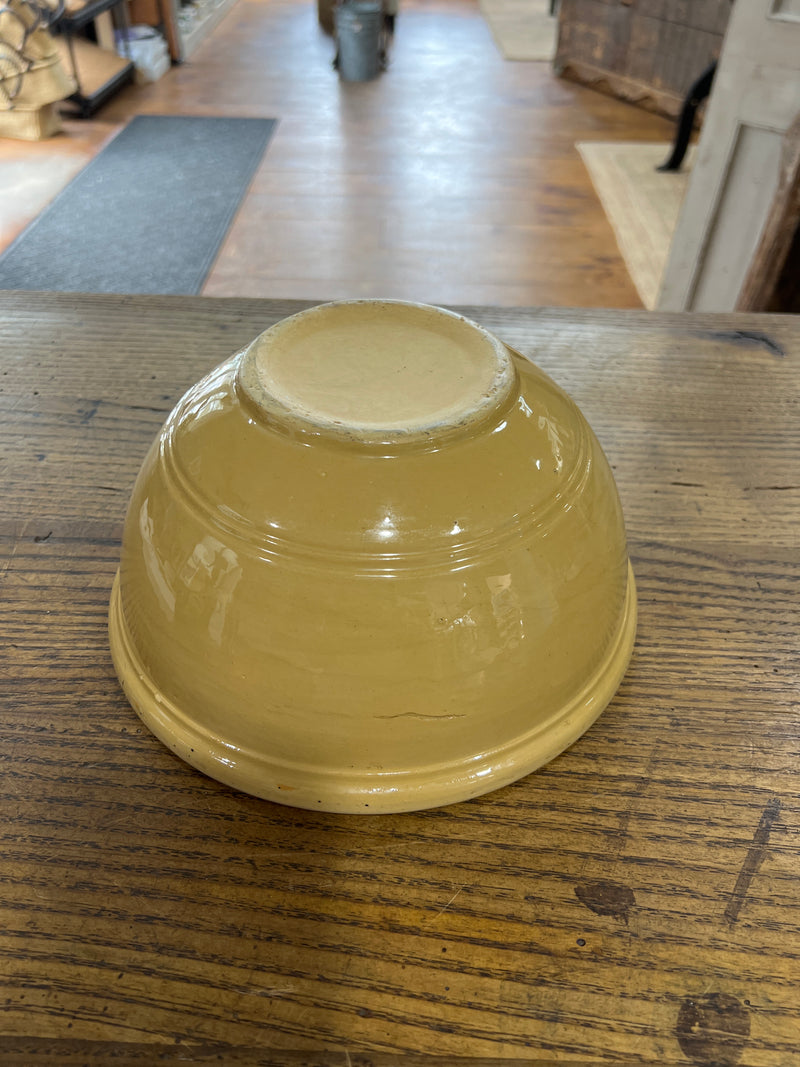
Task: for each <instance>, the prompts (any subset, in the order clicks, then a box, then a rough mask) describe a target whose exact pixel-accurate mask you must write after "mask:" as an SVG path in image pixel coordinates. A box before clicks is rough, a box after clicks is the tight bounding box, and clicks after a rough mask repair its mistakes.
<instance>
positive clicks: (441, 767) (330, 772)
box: [109, 563, 637, 814]
mask: <svg viewBox="0 0 800 1067" xmlns="http://www.w3.org/2000/svg"><path fill="white" fill-rule="evenodd" d="M636 619H637V599H636V585H635V581H634V576H633V570H632V569H631V566H630V563H629V564H628V581H627V593H626V597H625V604H624V608H623V612H622V615H621V623H620V627H619V630H618V632H617V635H616V638H615V640H614V641H613V642H612V643H611V645H610V647H609V649H608V652H607V655H606V656H605V658H604V659H603V661H602V663H601V664H600V666H599V668H598V669H597V670H596V671H595V673H594V674H593V676H592V677H591V678H589V680H588V681H587V682H586V684H585V685H584V687H583V688H582V689H581V690H580V692H579V693H577V694H576V695H575V696H574V697H573V699H572V700H570V702H569V703H568V704H567V705H566V706H564V707H562V708H560V709H559V710H558V711H557V712H556V713H555V714H554V715H551V716H550V718H549V719H547V720H545V721H544V722H539V723H538V724H537V725H536V727H535V729H533V730H531V731H530V732H528V733H523V734H522V735H521V736H519V737H517V738H515V739H513V740H512V741H511V742H509V743H507V744H505V745H503V746H502V747H500V748H496V749H492V750H490V751H488V752H476V753H474V755H473V756H472V757H471V758H470V759H467V760H460V761H458V762H453V763H439V764H435V765H427V766H426V765H420V766H418V767H410V768H407V769H404V770H403V771H392V772H387V773H374V774H364V773H353V772H352V771H350V770H348V769H346V768H341V769H337V768H334V767H330V768H328V767H325V768H323V767H316V766H310V765H303V764H301V763H289V762H284V761H278V760H273V759H271V758H270V755H269V754H268V753H261V752H255V751H252V750H247V749H245V748H242V747H240V746H237V745H234V744H231V743H230V742H229V741H226V739H225V738H224V737H221V736H217V735H214V734H212V733H210V732H209V731H208V730H206V729H205V728H203V727H202V726H201V725H199V724H198V723H197V722H195V721H194V720H193V719H192V716H191V709H184V708H180V707H177V706H176V705H175V704H174V703H172V702H171V701H169V700H167V699H166V698H165V697H164V696H163V695H162V694H161V693H160V692H159V690H158V688H157V687H156V686H155V685H154V684H153V683H152V681H151V680H150V679H149V678H148V676H147V673H146V671H145V669H144V666H143V665H142V663H141V662H140V660H139V659H138V657H137V655H136V650H135V648H134V645H133V642H132V641H131V638H130V634H129V632H128V628H127V625H126V623H125V619H124V615H123V612H122V606H121V597H120V579H119V573H117V576H116V578H115V580H114V586H113V590H112V594H111V604H110V612H109V634H110V642H111V652H112V656H113V660H114V666H115V668H116V672H117V675H118V676H119V679H120V681H121V683H122V686H123V689H124V692H125V695H126V696H127V698H128V700H129V701H130V703H131V705H132V706H133V708H134V709H135V711H136V713H137V714H138V715H139V717H140V719H141V720H142V722H143V723H144V724H145V725H146V726H147V727H148V729H149V730H151V731H152V733H154V734H155V735H156V737H158V738H159V739H160V740H161V741H162V742H163V743H164V744H165V745H166V746H167V747H168V748H169V749H171V750H172V751H173V752H174V753H175V754H176V755H178V756H179V757H180V758H181V759H183V760H184V761H186V762H187V763H190V764H191V765H192V766H194V767H196V768H197V769H198V770H199V771H202V772H203V773H204V774H207V775H209V776H210V777H212V778H215V779H217V780H218V781H220V782H223V783H225V784H226V785H230V786H232V787H233V788H235V789H239V790H241V791H242V792H245V793H249V794H252V795H254V796H258V797H262V798H263V799H265V800H272V801H276V802H278V803H281V804H288V805H291V806H293V807H298V808H307V809H309V810H316V811H329V812H342V813H351V814H366V813H369V814H382V813H390V812H403V811H417V810H420V809H424V808H432V807H441V806H443V805H447V804H453V803H456V802H457V801H461V800H467V799H470V798H472V797H476V796H480V795H482V794H484V793H488V792H490V791H491V790H495V789H498V788H500V787H501V786H504V785H508V784H510V783H511V782H514V781H516V780H517V779H519V778H521V777H523V776H525V775H527V774H529V773H530V772H531V771H534V770H536V768H537V767H541V766H542V765H543V764H545V763H547V762H548V761H550V760H551V759H553V758H554V757H555V756H557V755H558V754H559V753H560V752H563V751H564V749H566V748H568V747H569V746H570V745H571V744H572V743H573V742H574V741H576V740H577V739H578V738H579V737H580V736H581V735H582V734H583V733H584V732H585V731H586V730H587V729H588V728H589V727H590V726H591V724H592V723H593V722H594V721H595V719H596V718H597V717H598V716H599V715H600V714H601V713H602V711H603V710H604V708H605V707H606V706H607V705H608V703H609V702H610V700H611V699H612V697H613V696H614V693H615V692H616V690H617V688H618V686H619V684H620V682H621V681H622V678H623V675H624V674H625V671H626V669H627V666H628V663H629V660H630V657H631V654H632V650H633V644H634V640H635V636H636ZM533 699H534V700H535V696H534V698H533Z"/></svg>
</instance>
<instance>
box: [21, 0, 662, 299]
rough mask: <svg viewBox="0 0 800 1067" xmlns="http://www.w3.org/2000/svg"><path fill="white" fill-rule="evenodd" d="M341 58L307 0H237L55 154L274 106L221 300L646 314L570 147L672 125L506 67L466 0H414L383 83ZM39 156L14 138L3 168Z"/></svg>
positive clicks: (229, 254)
mask: <svg viewBox="0 0 800 1067" xmlns="http://www.w3.org/2000/svg"><path fill="white" fill-rule="evenodd" d="M332 53H333V45H332V42H331V40H330V39H329V38H328V37H326V36H325V35H324V34H323V33H322V32H321V31H320V30H319V28H318V26H317V20H316V9H315V6H314V4H313V2H312V0H238V3H237V4H236V5H235V7H234V8H233V9H232V10H231V12H230V13H229V14H228V15H227V16H226V17H225V19H224V20H223V22H222V23H221V25H220V26H219V27H218V29H217V30H216V31H215V32H214V33H213V35H212V36H211V37H210V38H209V39H208V40H207V42H206V43H205V44H204V45H202V46H201V48H200V49H199V50H198V51H197V52H196V53H195V54H194V56H193V57H192V59H191V60H190V62H188V63H186V64H184V65H183V66H181V67H175V68H173V69H172V70H171V71H170V72H169V73H168V74H167V75H165V76H164V77H163V78H162V79H161V80H160V81H159V82H157V83H156V84H154V85H152V86H149V87H146V88H134V87H132V88H130V89H128V90H125V92H123V93H122V94H120V96H118V97H117V98H116V99H115V100H114V101H112V102H111V103H110V104H109V105H108V106H107V107H106V108H105V109H104V111H103V112H102V113H101V115H100V117H99V118H98V119H96V120H93V121H91V122H84V123H75V122H72V123H70V124H69V125H68V136H67V137H62V138H58V139H56V141H52V142H49V148H50V151H53V149H54V147H55V146H56V145H57V144H58V143H60V144H61V145H63V146H64V148H65V150H67V151H74V150H75V145H76V143H78V144H79V145H80V146H81V150H86V151H96V150H97V149H98V148H99V146H100V145H101V144H102V143H103V142H104V140H105V139H106V138H107V137H108V136H110V135H112V134H113V132H114V131H115V130H116V129H117V128H118V126H119V124H120V123H122V122H124V121H126V120H127V119H128V118H130V117H131V116H132V115H134V114H137V113H172V114H214V115H244V116H264V117H272V118H276V119H278V120H279V125H278V127H277V130H276V132H275V134H274V136H273V139H272V141H271V143H270V145H269V147H268V149H267V151H266V153H265V155H264V158H263V160H262V163H261V165H260V167H259V169H258V171H257V173H256V175H255V178H254V180H253V183H252V185H251V188H250V190H249V192H248V194H247V195H246V197H245V198H244V200H243V202H242V205H241V208H240V210H239V213H238V215H237V217H236V219H235V221H234V223H233V226H232V227H231V230H230V232H229V234H228V237H227V239H226V241H225V242H224V244H223V246H222V248H221V250H220V253H219V256H218V258H217V261H216V263H215V265H214V267H213V269H212V271H211V273H210V275H209V277H208V280H207V282H206V285H205V288H204V292H205V293H206V294H207V295H209V296H265V297H279V298H283V297H287V298H292V297H295V298H309V299H320V300H323V299H335V298H342V297H355V296H389V297H395V298H403V299H419V300H427V301H430V302H432V303H443V304H447V303H474V304H496V305H501V306H513V305H550V304H552V305H572V306H595V307H641V303H640V301H639V298H638V296H637V294H636V290H635V289H634V287H633V284H632V282H631V280H630V278H629V276H628V273H627V270H626V268H625V265H624V263H623V261H622V259H621V257H620V255H619V252H618V250H617V246H616V243H615V240H614V236H613V233H612V231H611V228H610V226H609V224H608V222H607V220H606V217H605V215H604V213H603V209H602V207H601V206H600V202H599V200H598V199H597V196H596V195H595V193H594V190H593V188H592V184H591V181H590V179H589V176H588V174H587V172H586V169H585V167H584V165H583V163H582V161H581V159H580V157H579V155H578V152H577V151H576V149H575V142H576V141H579V140H651V141H652V140H665V141H666V140H669V139H670V136H671V132H672V126H671V124H670V123H669V122H667V121H665V120H664V119H661V118H658V117H657V116H654V115H651V114H648V113H647V112H644V111H640V110H639V109H637V108H634V107H631V106H629V105H627V104H623V103H621V102H619V101H616V100H612V99H610V98H608V97H605V96H602V95H600V94H598V93H595V92H592V91H590V90H588V89H583V88H581V87H579V86H577V85H574V84H571V83H568V82H563V81H561V80H559V79H558V78H557V77H555V75H554V74H553V72H552V70H551V68H550V66H549V64H546V63H530V62H528V63H514V62H509V61H506V60H504V59H503V58H502V57H501V56H500V54H499V52H498V51H497V49H496V46H495V45H494V42H493V40H492V38H491V36H490V33H489V30H488V28H487V26H486V24H485V22H484V20H483V18H482V17H481V15H480V13H479V11H478V7H477V4H476V3H473V2H470V0H409V2H404V3H403V4H402V5H401V10H400V15H399V18H398V20H397V34H396V39H395V44H394V48H393V51H392V56H391V65H390V69H389V70H388V71H387V72H386V73H384V74H383V75H382V76H381V77H380V78H378V79H377V80H376V81H373V82H367V83H351V84H347V83H343V82H341V81H340V80H339V78H338V76H337V75H336V73H335V72H334V71H333V69H332V67H331V59H332ZM42 151H44V149H43V146H41V145H33V146H30V145H21V144H20V143H19V142H10V141H2V142H0V163H2V161H3V160H6V159H8V158H9V156H10V154H14V153H16V157H20V158H25V157H26V154H28V155H29V156H31V157H32V156H33V155H34V154H35V153H36V152H42ZM198 223H199V224H201V223H202V220H198ZM17 228H19V226H17ZM11 229H13V227H12V228H9V227H8V226H6V227H5V230H4V231H0V240H6V241H7V240H10V237H9V236H8V233H9V232H11ZM11 236H13V233H11Z"/></svg>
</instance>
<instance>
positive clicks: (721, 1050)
mask: <svg viewBox="0 0 800 1067" xmlns="http://www.w3.org/2000/svg"><path fill="white" fill-rule="evenodd" d="M675 1033H676V1035H677V1038H678V1044H679V1045H680V1047H681V1051H682V1052H683V1054H684V1055H685V1056H686V1057H688V1059H690V1060H692V1062H694V1063H696V1064H699V1065H700V1067H733V1065H734V1064H736V1063H738V1062H739V1060H740V1059H741V1055H742V1052H743V1050H744V1047H745V1045H746V1044H747V1039H748V1038H749V1036H750V1013H749V1011H748V1010H747V1008H746V1007H745V1006H744V1004H742V1003H741V1002H740V1001H738V1000H737V999H736V997H732V996H731V995H730V994H729V993H708V994H706V995H704V996H699V997H687V998H686V999H685V1000H684V1001H683V1003H682V1004H681V1006H680V1010H679V1011H678V1022H677V1025H676V1027H675Z"/></svg>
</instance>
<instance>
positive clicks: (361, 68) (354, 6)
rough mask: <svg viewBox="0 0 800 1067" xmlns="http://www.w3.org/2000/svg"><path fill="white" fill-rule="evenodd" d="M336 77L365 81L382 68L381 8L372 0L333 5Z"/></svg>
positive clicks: (345, 1) (378, 72)
mask: <svg viewBox="0 0 800 1067" xmlns="http://www.w3.org/2000/svg"><path fill="white" fill-rule="evenodd" d="M335 18H336V37H337V41H338V44H339V53H338V59H339V64H338V65H339V77H340V78H341V79H342V80H343V81H348V82H365V81H370V80H371V79H372V78H377V76H378V75H379V74H380V72H381V63H380V33H381V24H382V20H383V12H382V9H381V5H380V3H377V2H375V0H344V3H342V4H339V5H338V6H337V8H336V16H335Z"/></svg>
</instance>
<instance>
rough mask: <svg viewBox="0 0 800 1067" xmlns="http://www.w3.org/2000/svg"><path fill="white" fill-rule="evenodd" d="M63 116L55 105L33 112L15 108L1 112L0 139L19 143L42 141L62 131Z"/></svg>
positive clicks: (46, 105) (45, 106)
mask: <svg viewBox="0 0 800 1067" xmlns="http://www.w3.org/2000/svg"><path fill="white" fill-rule="evenodd" d="M61 128H62V127H61V116H60V115H59V113H58V110H57V109H56V106H55V104H45V105H44V106H43V107H39V108H36V109H35V110H32V111H25V110H23V109H22V108H14V110H13V111H0V137H13V138H15V139H16V140H18V141H42V140H44V139H45V138H46V137H52V136H53V134H54V133H59V132H60V130H61Z"/></svg>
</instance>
